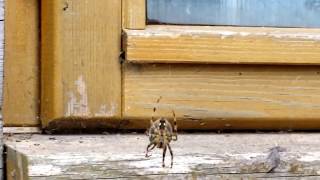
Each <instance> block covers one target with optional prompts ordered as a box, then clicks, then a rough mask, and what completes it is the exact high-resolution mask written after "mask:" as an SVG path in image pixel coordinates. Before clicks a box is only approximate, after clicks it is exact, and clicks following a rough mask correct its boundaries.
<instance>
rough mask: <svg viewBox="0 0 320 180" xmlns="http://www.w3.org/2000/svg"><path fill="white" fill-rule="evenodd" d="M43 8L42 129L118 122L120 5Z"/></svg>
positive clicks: (56, 3) (53, 3)
mask: <svg viewBox="0 0 320 180" xmlns="http://www.w3.org/2000/svg"><path fill="white" fill-rule="evenodd" d="M42 8H43V11H42V12H43V14H42V45H43V47H42V60H41V61H42V97H41V102H43V103H42V104H41V120H42V125H43V127H49V126H50V123H55V120H56V121H57V122H58V121H59V120H66V119H69V120H70V121H69V122H70V123H69V124H68V125H66V126H67V127H71V128H72V127H73V126H75V125H76V124H79V123H76V121H77V120H79V119H84V120H86V119H91V120H92V119H100V120H103V121H107V120H108V119H110V118H119V117H120V116H121V68H120V63H119V55H120V43H121V39H120V38H121V37H120V36H121V1H119V0H107V1H101V0H82V1H78V0H68V1H60V0H45V1H42ZM92 12H94V13H92ZM71 120H72V122H71ZM74 121H75V122H74ZM85 122H87V121H84V123H85ZM96 125H97V126H99V124H98V123H97V124H96ZM82 126H84V125H82Z"/></svg>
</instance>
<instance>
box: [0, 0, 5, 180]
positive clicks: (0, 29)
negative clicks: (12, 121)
mask: <svg viewBox="0 0 320 180" xmlns="http://www.w3.org/2000/svg"><path fill="white" fill-rule="evenodd" d="M3 54H4V0H0V180H2V179H3V159H2V154H3V131H2V127H3V123H2V112H1V109H2V108H1V107H2V89H3V62H4V56H3Z"/></svg>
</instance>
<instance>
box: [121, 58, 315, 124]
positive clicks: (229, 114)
mask: <svg viewBox="0 0 320 180" xmlns="http://www.w3.org/2000/svg"><path fill="white" fill-rule="evenodd" d="M319 90H320V67H318V66H258V65H194V64H192V65H191V64H190V65H189V64H184V65H183V64H130V63H128V64H126V68H125V70H124V102H123V103H124V107H123V116H124V119H127V120H128V121H127V123H126V126H125V127H127V128H142V129H143V128H146V127H147V126H148V125H149V121H148V119H150V118H151V115H152V108H153V107H157V113H156V116H158V117H159V116H164V117H168V118H170V119H171V118H172V114H171V110H174V111H176V114H177V117H178V126H179V129H273V130H274V129H319V128H320V105H319V104H320V96H319ZM159 97H162V98H161V101H160V103H159V104H156V101H157V99H158V98H159Z"/></svg>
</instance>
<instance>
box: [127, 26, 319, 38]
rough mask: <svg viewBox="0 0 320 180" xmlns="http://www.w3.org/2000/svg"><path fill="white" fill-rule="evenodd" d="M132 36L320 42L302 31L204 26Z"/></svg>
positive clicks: (153, 30)
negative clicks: (259, 38) (234, 37)
mask: <svg viewBox="0 0 320 180" xmlns="http://www.w3.org/2000/svg"><path fill="white" fill-rule="evenodd" d="M126 32H127V34H128V35H129V37H130V36H143V37H145V38H149V37H170V38H179V37H180V36H197V35H207V36H220V37H221V38H222V39H224V38H226V37H233V36H240V37H248V36H249V37H257V36H267V37H270V38H275V39H287V38H289V39H300V40H313V41H320V32H318V31H311V30H310V32H301V30H297V31H293V30H288V29H281V30H280V29H279V28H251V29H244V28H233V29H232V28H229V27H225V28H224V29H223V27H219V28H216V27H210V26H202V27H201V28H189V29H185V28H181V27H176V26H175V27H174V28H170V27H168V26H163V27H150V28H147V29H145V30H143V31H142V30H130V31H126Z"/></svg>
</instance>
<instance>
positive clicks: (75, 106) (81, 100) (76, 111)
mask: <svg viewBox="0 0 320 180" xmlns="http://www.w3.org/2000/svg"><path fill="white" fill-rule="evenodd" d="M75 86H76V89H77V93H76V94H75V93H74V92H72V91H70V92H69V93H68V94H69V101H68V106H67V108H68V109H67V112H66V116H88V115H89V114H90V112H89V106H88V94H87V90H86V84H85V81H84V78H83V76H82V75H81V76H79V78H78V80H76V81H75Z"/></svg>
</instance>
